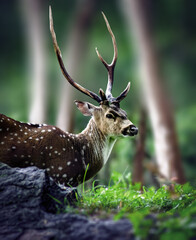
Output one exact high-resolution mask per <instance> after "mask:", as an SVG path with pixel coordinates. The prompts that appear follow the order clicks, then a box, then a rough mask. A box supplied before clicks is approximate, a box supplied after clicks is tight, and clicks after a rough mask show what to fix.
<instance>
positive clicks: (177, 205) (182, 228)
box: [74, 173, 196, 240]
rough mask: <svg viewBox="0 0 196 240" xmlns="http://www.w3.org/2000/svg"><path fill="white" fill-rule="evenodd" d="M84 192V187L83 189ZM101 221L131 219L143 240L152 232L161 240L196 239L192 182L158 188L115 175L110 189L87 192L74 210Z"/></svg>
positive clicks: (195, 208) (195, 214) (195, 196)
mask: <svg viewBox="0 0 196 240" xmlns="http://www.w3.org/2000/svg"><path fill="white" fill-rule="evenodd" d="M83 191H84V187H83ZM74 211H75V212H77V213H82V214H85V215H88V216H92V217H98V218H112V219H114V220H119V219H121V218H128V219H130V221H131V222H132V224H133V227H134V232H135V234H136V235H137V236H138V237H139V238H140V239H145V238H146V237H147V236H148V235H149V233H151V234H153V236H159V237H160V239H161V240H169V239H172V238H175V239H178V240H181V239H183V240H186V239H191V237H193V236H196V190H195V189H193V187H192V186H190V184H189V183H186V184H185V185H178V184H176V185H173V187H172V190H169V189H168V187H167V186H162V187H160V188H159V189H156V188H155V187H150V188H145V187H143V189H142V191H141V185H140V184H135V185H133V184H132V183H131V175H130V174H128V175H126V176H125V177H123V176H122V175H121V174H119V173H113V175H112V178H111V181H110V184H109V186H107V187H106V186H95V183H93V184H92V188H91V189H89V190H86V191H84V192H83V194H82V198H81V199H80V200H79V201H78V204H77V208H76V209H75V210H74Z"/></svg>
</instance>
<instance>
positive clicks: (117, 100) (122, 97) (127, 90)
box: [115, 82, 131, 103]
mask: <svg viewBox="0 0 196 240" xmlns="http://www.w3.org/2000/svg"><path fill="white" fill-rule="evenodd" d="M130 86H131V84H130V82H129V83H128V85H127V87H126V88H125V90H124V91H123V92H122V93H121V94H120V95H119V96H118V97H117V98H116V99H115V100H116V102H118V103H120V102H121V101H122V100H123V99H124V98H125V97H126V96H127V94H128V92H129V90H130Z"/></svg>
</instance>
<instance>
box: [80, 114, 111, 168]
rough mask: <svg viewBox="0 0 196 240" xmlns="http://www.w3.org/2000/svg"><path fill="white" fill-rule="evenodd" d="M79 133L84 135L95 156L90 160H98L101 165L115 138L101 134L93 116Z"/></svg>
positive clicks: (105, 160) (106, 158)
mask: <svg viewBox="0 0 196 240" xmlns="http://www.w3.org/2000/svg"><path fill="white" fill-rule="evenodd" d="M79 135H80V136H83V137H85V138H86V139H87V141H88V143H89V145H90V146H91V151H92V154H93V155H94V156H95V158H93V159H94V160H92V161H99V162H100V163H101V165H102V166H103V165H104V164H105V163H106V162H107V160H108V158H109V156H110V153H111V151H112V148H113V146H114V144H115V142H116V139H115V138H112V137H110V136H108V135H106V134H103V133H102V131H101V130H100V129H99V127H98V126H97V124H96V122H95V121H94V119H93V118H91V119H90V121H89V123H88V125H87V127H86V128H85V129H84V130H83V131H82V132H81V133H80V134H79ZM92 163H93V162H92Z"/></svg>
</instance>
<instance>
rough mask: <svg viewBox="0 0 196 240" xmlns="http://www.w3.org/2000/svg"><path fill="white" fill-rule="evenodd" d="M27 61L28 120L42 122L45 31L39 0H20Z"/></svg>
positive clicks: (43, 109)
mask: <svg viewBox="0 0 196 240" xmlns="http://www.w3.org/2000/svg"><path fill="white" fill-rule="evenodd" d="M21 3H22V8H23V15H24V23H25V27H26V28H25V31H26V38H27V40H26V42H27V51H28V55H29V57H28V62H29V68H28V69H29V71H28V74H29V79H30V81H29V82H30V85H29V86H30V88H29V90H30V111H29V121H30V122H36V123H43V122H44V121H45V120H46V102H47V101H46V90H47V82H46V80H47V76H46V62H47V54H46V49H45V31H46V26H44V24H43V20H44V14H43V12H44V11H43V9H44V8H43V7H44V6H45V7H46V4H44V3H43V2H42V1H40V0H33V1H32V0H21Z"/></svg>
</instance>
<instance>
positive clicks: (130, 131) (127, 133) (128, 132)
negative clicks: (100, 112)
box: [122, 124, 138, 136]
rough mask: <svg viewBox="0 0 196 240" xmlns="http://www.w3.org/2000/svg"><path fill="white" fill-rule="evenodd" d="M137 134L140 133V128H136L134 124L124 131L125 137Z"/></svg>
mask: <svg viewBox="0 0 196 240" xmlns="http://www.w3.org/2000/svg"><path fill="white" fill-rule="evenodd" d="M137 133H138V128H137V127H136V126H134V125H133V124H132V125H129V126H128V127H126V128H124V129H123V131H122V134H123V135H124V136H134V135H137Z"/></svg>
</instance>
